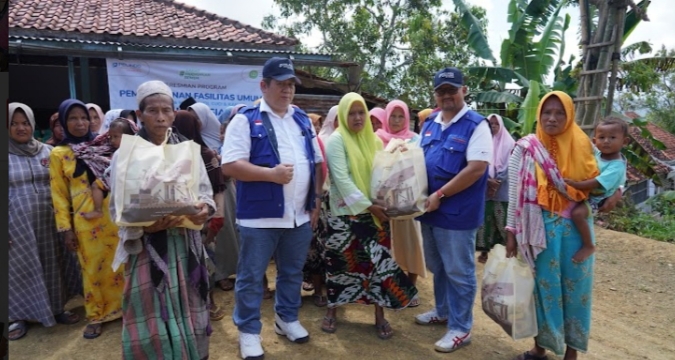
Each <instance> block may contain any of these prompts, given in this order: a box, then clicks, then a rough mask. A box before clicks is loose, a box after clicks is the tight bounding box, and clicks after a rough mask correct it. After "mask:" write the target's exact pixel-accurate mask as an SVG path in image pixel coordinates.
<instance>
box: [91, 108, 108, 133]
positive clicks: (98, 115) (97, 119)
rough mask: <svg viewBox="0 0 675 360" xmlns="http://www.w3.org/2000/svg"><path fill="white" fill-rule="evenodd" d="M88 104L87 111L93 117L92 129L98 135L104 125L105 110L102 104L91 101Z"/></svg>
mask: <svg viewBox="0 0 675 360" xmlns="http://www.w3.org/2000/svg"><path fill="white" fill-rule="evenodd" d="M86 106H87V111H89V118H90V119H91V126H90V130H91V132H92V133H93V134H94V135H98V134H99V132H100V131H101V127H102V126H103V119H104V118H105V115H104V114H103V110H101V107H100V106H98V105H96V104H92V103H89V104H87V105H86Z"/></svg>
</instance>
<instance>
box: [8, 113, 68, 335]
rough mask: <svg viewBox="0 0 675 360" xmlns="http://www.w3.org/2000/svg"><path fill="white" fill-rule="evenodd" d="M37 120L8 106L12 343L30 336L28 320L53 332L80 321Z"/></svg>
mask: <svg viewBox="0 0 675 360" xmlns="http://www.w3.org/2000/svg"><path fill="white" fill-rule="evenodd" d="M34 129H35V117H34V115H33V110H32V109H31V108H30V107H28V106H27V105H25V104H21V103H10V104H9V174H8V183H9V222H8V226H9V229H8V230H9V250H8V254H9V265H8V266H9V267H8V270H9V272H8V280H9V307H8V311H9V313H8V314H9V321H10V326H9V340H18V339H20V338H22V337H23V336H24V335H26V332H27V324H26V321H29V320H32V321H38V322H40V323H42V325H43V326H47V327H51V326H54V325H56V324H57V323H61V324H74V323H77V322H78V321H79V320H80V318H79V316H77V315H76V314H73V313H71V312H69V311H64V306H65V305H66V302H67V301H68V295H69V294H68V290H67V284H66V279H65V276H64V275H65V262H66V259H63V247H62V244H61V242H60V241H59V238H58V233H57V231H56V223H55V221H54V211H53V210H52V193H51V189H50V187H49V154H50V153H51V151H52V146H50V145H46V144H43V143H41V142H39V141H37V140H36V139H35V138H34V137H33V131H34Z"/></svg>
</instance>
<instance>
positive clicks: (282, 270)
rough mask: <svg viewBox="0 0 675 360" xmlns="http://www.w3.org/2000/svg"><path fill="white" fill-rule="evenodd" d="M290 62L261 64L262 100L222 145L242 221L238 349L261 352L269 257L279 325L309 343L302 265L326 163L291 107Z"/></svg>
mask: <svg viewBox="0 0 675 360" xmlns="http://www.w3.org/2000/svg"><path fill="white" fill-rule="evenodd" d="M296 83H299V80H298V79H297V77H296V76H295V71H294V69H293V64H292V62H291V61H290V60H289V59H285V58H279V57H274V58H271V59H270V60H268V61H267V62H266V63H265V66H264V67H263V80H262V81H261V82H260V89H261V91H262V93H263V97H262V101H261V102H260V104H259V105H258V106H256V107H249V108H244V109H242V110H240V112H239V113H238V114H237V115H235V117H234V118H233V119H232V121H231V122H230V124H229V126H228V128H227V132H226V134H225V141H224V144H223V148H222V153H221V155H222V164H223V166H222V169H223V173H224V174H225V175H226V176H230V177H233V178H235V179H236V180H237V224H238V228H239V233H240V235H241V244H240V253H239V264H238V267H237V281H236V285H235V301H236V304H235V308H234V314H233V320H234V323H235V325H236V326H237V327H238V329H239V344H240V350H241V356H242V358H244V359H262V358H263V356H264V352H263V349H262V346H261V344H260V331H261V329H262V323H261V321H260V305H261V303H262V297H263V276H264V274H265V271H266V270H267V266H268V264H269V261H270V258H271V257H272V256H274V259H275V263H276V265H277V279H276V297H275V307H274V310H275V313H276V315H275V331H276V333H277V334H279V335H285V336H286V337H288V339H289V340H290V341H293V342H296V343H304V342H307V341H308V340H309V334H308V333H307V331H306V330H305V329H304V328H303V327H302V325H300V322H299V321H298V310H299V308H300V306H301V298H300V291H301V286H302V268H303V266H304V263H305V259H306V257H307V251H308V250H309V245H310V242H311V238H312V228H313V227H314V226H315V224H316V221H317V219H318V215H319V207H320V206H319V205H320V196H317V194H320V193H321V185H320V184H323V178H322V173H321V166H320V163H321V162H323V158H322V156H321V151H320V148H319V144H318V141H317V139H316V133H315V131H314V128H313V126H312V124H311V121H310V119H309V117H308V116H307V114H305V113H304V112H303V111H302V110H300V109H298V108H297V107H294V106H291V102H292V101H293V96H294V95H295V85H296Z"/></svg>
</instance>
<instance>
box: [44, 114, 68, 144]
mask: <svg viewBox="0 0 675 360" xmlns="http://www.w3.org/2000/svg"><path fill="white" fill-rule="evenodd" d="M49 128H50V129H51V130H52V136H51V137H50V138H49V139H47V141H45V144H47V145H50V146H56V145H58V144H59V143H60V142H61V141H63V139H65V137H66V135H65V134H64V133H63V126H61V123H60V122H59V113H58V111H57V112H55V113H54V114H53V115H52V116H51V117H50V118H49Z"/></svg>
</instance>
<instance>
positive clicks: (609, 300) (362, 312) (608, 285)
mask: <svg viewBox="0 0 675 360" xmlns="http://www.w3.org/2000/svg"><path fill="white" fill-rule="evenodd" d="M597 241H598V244H599V252H598V254H597V260H596V278H595V288H594V294H593V295H594V296H593V328H592V334H591V342H590V349H589V353H588V354H585V355H581V356H580V359H603V360H604V359H624V360H630V359H649V360H660V359H663V360H666V359H670V360H672V359H675V245H673V244H668V243H661V242H657V241H653V240H648V239H643V238H640V237H637V236H633V235H629V234H623V233H617V232H613V231H609V230H603V229H597ZM481 273H482V265H480V264H479V266H478V278H479V279H481V276H482V275H481ZM268 276H270V279H274V270H273V269H272V268H270V270H269V271H268ZM271 286H272V287H273V284H271ZM418 287H419V289H420V294H421V300H422V305H421V306H420V307H418V308H415V309H405V310H402V311H398V312H397V311H389V312H387V318H388V320H389V321H390V322H391V324H392V327H393V328H394V331H395V334H394V337H393V338H392V339H390V340H387V341H383V340H380V339H378V338H377V336H376V333H375V328H374V326H373V321H374V318H373V308H372V307H365V306H358V305H352V306H346V307H344V308H341V309H340V310H339V312H338V330H337V332H336V333H335V334H332V335H331V334H326V333H323V332H322V331H321V330H320V328H319V326H320V321H321V319H322V317H323V315H324V311H325V308H317V307H315V306H314V305H313V303H312V302H311V298H310V297H309V294H308V293H306V294H305V295H307V296H306V297H305V298H304V304H303V307H302V309H301V310H300V320H301V322H302V323H303V324H304V326H305V327H306V328H307V329H308V331H309V332H310V336H311V340H310V342H309V343H307V344H304V345H297V344H293V343H290V342H289V341H288V340H286V338H285V337H283V338H282V337H279V336H277V335H276V334H275V333H274V330H273V316H274V314H273V300H265V302H264V305H263V324H264V325H263V333H262V337H263V347H264V349H265V355H266V356H265V358H266V359H270V360H273V359H320V358H331V359H362V358H370V359H387V360H396V359H481V360H482V359H504V360H507V359H511V358H512V357H514V356H516V355H518V354H519V353H521V352H523V351H525V350H527V349H529V348H530V347H531V345H532V342H531V341H530V340H522V341H513V340H511V339H510V338H509V337H508V336H507V335H506V333H504V331H503V330H502V329H501V328H500V327H499V326H498V325H496V324H495V323H494V322H492V320H490V319H489V318H488V317H487V316H486V315H485V314H484V313H483V311H482V309H481V307H480V303H479V301H478V298H479V296H480V294H479V295H478V297H477V300H476V302H475V306H474V315H475V324H474V329H473V343H472V344H471V345H470V346H468V347H466V348H464V349H460V350H458V351H456V352H455V353H452V354H441V353H437V352H435V351H434V350H433V344H434V342H435V341H437V340H438V339H439V338H440V337H441V336H443V334H444V331H445V330H444V328H443V327H442V326H420V325H416V324H415V323H414V321H413V316H414V315H415V314H417V313H420V312H424V311H426V310H428V309H430V308H431V307H432V306H433V296H432V295H433V291H432V285H431V279H430V278H426V279H420V281H419V283H418ZM216 294H217V295H216V296H217V298H216V300H217V301H219V302H220V303H225V304H227V307H228V308H229V309H231V308H232V306H233V301H234V300H233V292H232V291H230V292H223V291H220V290H217V292H216ZM70 306H72V307H73V308H74V310H75V311H76V312H77V313H78V314H80V315H81V316H83V315H84V310H83V308H82V307H81V301H73V302H71V304H70ZM83 326H84V325H83V323H80V324H77V325H71V326H65V325H57V326H55V327H52V328H44V327H42V326H40V325H31V327H30V329H29V332H28V334H27V335H26V337H24V338H23V339H21V340H18V341H13V342H10V346H9V351H10V358H11V359H31V360H32V359H119V358H121V346H120V332H121V328H122V324H121V321H116V322H113V323H111V324H108V325H106V326H104V329H103V330H104V332H103V334H102V335H101V337H100V338H98V339H96V340H86V339H84V338H83V337H82V329H83ZM213 328H214V332H213V335H212V336H211V345H210V349H211V359H239V358H240V357H239V348H238V336H237V330H236V328H235V327H234V325H233V324H232V317H231V311H230V312H229V314H228V316H227V317H225V318H224V319H223V320H222V321H220V322H215V323H214V324H213ZM549 359H559V358H557V357H555V356H551V355H550V354H549Z"/></svg>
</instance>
